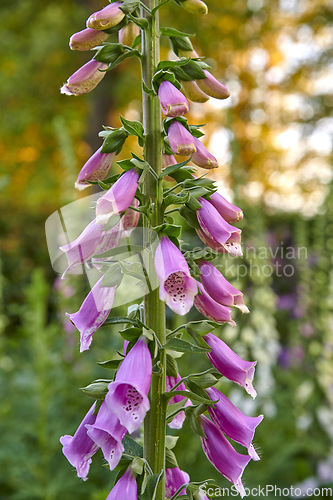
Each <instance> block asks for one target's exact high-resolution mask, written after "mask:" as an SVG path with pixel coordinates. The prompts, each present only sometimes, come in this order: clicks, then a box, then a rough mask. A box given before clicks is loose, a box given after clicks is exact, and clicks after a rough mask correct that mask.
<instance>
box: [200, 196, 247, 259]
mask: <svg viewBox="0 0 333 500" xmlns="http://www.w3.org/2000/svg"><path fill="white" fill-rule="evenodd" d="M198 201H199V202H200V204H201V208H199V209H198V210H197V212H196V213H197V219H198V222H199V224H200V227H201V229H202V231H203V233H204V234H205V235H206V236H208V240H207V241H208V242H209V241H210V240H213V242H217V244H220V245H222V246H223V247H224V249H225V250H226V251H227V252H228V253H229V254H230V255H231V256H232V257H239V256H241V255H243V254H242V250H241V246H240V241H241V232H242V231H241V230H240V229H238V228H236V227H234V226H231V225H230V224H228V222H226V221H225V220H224V219H223V217H221V215H220V214H219V213H218V211H217V210H216V208H215V207H214V206H213V205H212V204H211V203H210V202H209V201H207V200H205V199H204V198H198ZM198 235H199V237H200V233H198Z"/></svg>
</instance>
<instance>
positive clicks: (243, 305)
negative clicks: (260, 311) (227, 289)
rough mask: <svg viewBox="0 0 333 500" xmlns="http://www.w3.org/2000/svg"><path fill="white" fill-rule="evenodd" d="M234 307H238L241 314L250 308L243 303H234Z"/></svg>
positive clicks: (246, 312)
mask: <svg viewBox="0 0 333 500" xmlns="http://www.w3.org/2000/svg"><path fill="white" fill-rule="evenodd" d="M235 307H237V309H239V310H240V311H241V312H242V313H243V314H248V313H249V312H250V309H249V308H248V307H247V306H246V305H245V304H235Z"/></svg>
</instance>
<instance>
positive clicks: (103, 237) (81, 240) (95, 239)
mask: <svg viewBox="0 0 333 500" xmlns="http://www.w3.org/2000/svg"><path fill="white" fill-rule="evenodd" d="M122 229H123V226H122V224H121V222H118V224H116V225H115V226H114V227H112V228H111V229H108V230H107V231H104V229H103V226H102V225H100V224H97V223H96V219H94V220H93V221H92V222H90V224H88V226H87V227H86V228H85V229H84V230H83V231H82V233H81V234H80V235H79V236H78V237H77V238H76V240H74V241H72V242H71V243H67V245H63V246H61V247H60V250H62V251H63V252H64V253H65V254H66V257H67V260H68V267H67V269H66V271H65V272H64V274H63V276H64V275H65V274H66V273H67V272H68V271H69V270H71V269H73V268H74V267H76V266H77V265H79V264H83V262H86V261H87V260H89V259H91V257H93V256H94V255H98V254H100V253H103V252H106V251H107V250H111V249H112V248H115V247H116V246H117V245H118V243H119V240H120V238H121V236H122Z"/></svg>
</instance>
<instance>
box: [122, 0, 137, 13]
mask: <svg viewBox="0 0 333 500" xmlns="http://www.w3.org/2000/svg"><path fill="white" fill-rule="evenodd" d="M139 7H140V0H124V1H123V3H122V5H121V6H120V9H121V10H122V11H123V12H124V14H129V13H131V12H133V11H135V10H136V9H138V8H139Z"/></svg>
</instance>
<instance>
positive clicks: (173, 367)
mask: <svg viewBox="0 0 333 500" xmlns="http://www.w3.org/2000/svg"><path fill="white" fill-rule="evenodd" d="M166 374H167V375H168V377H174V378H177V376H178V365H177V361H176V360H175V358H174V357H173V356H171V355H170V354H167V355H166Z"/></svg>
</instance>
